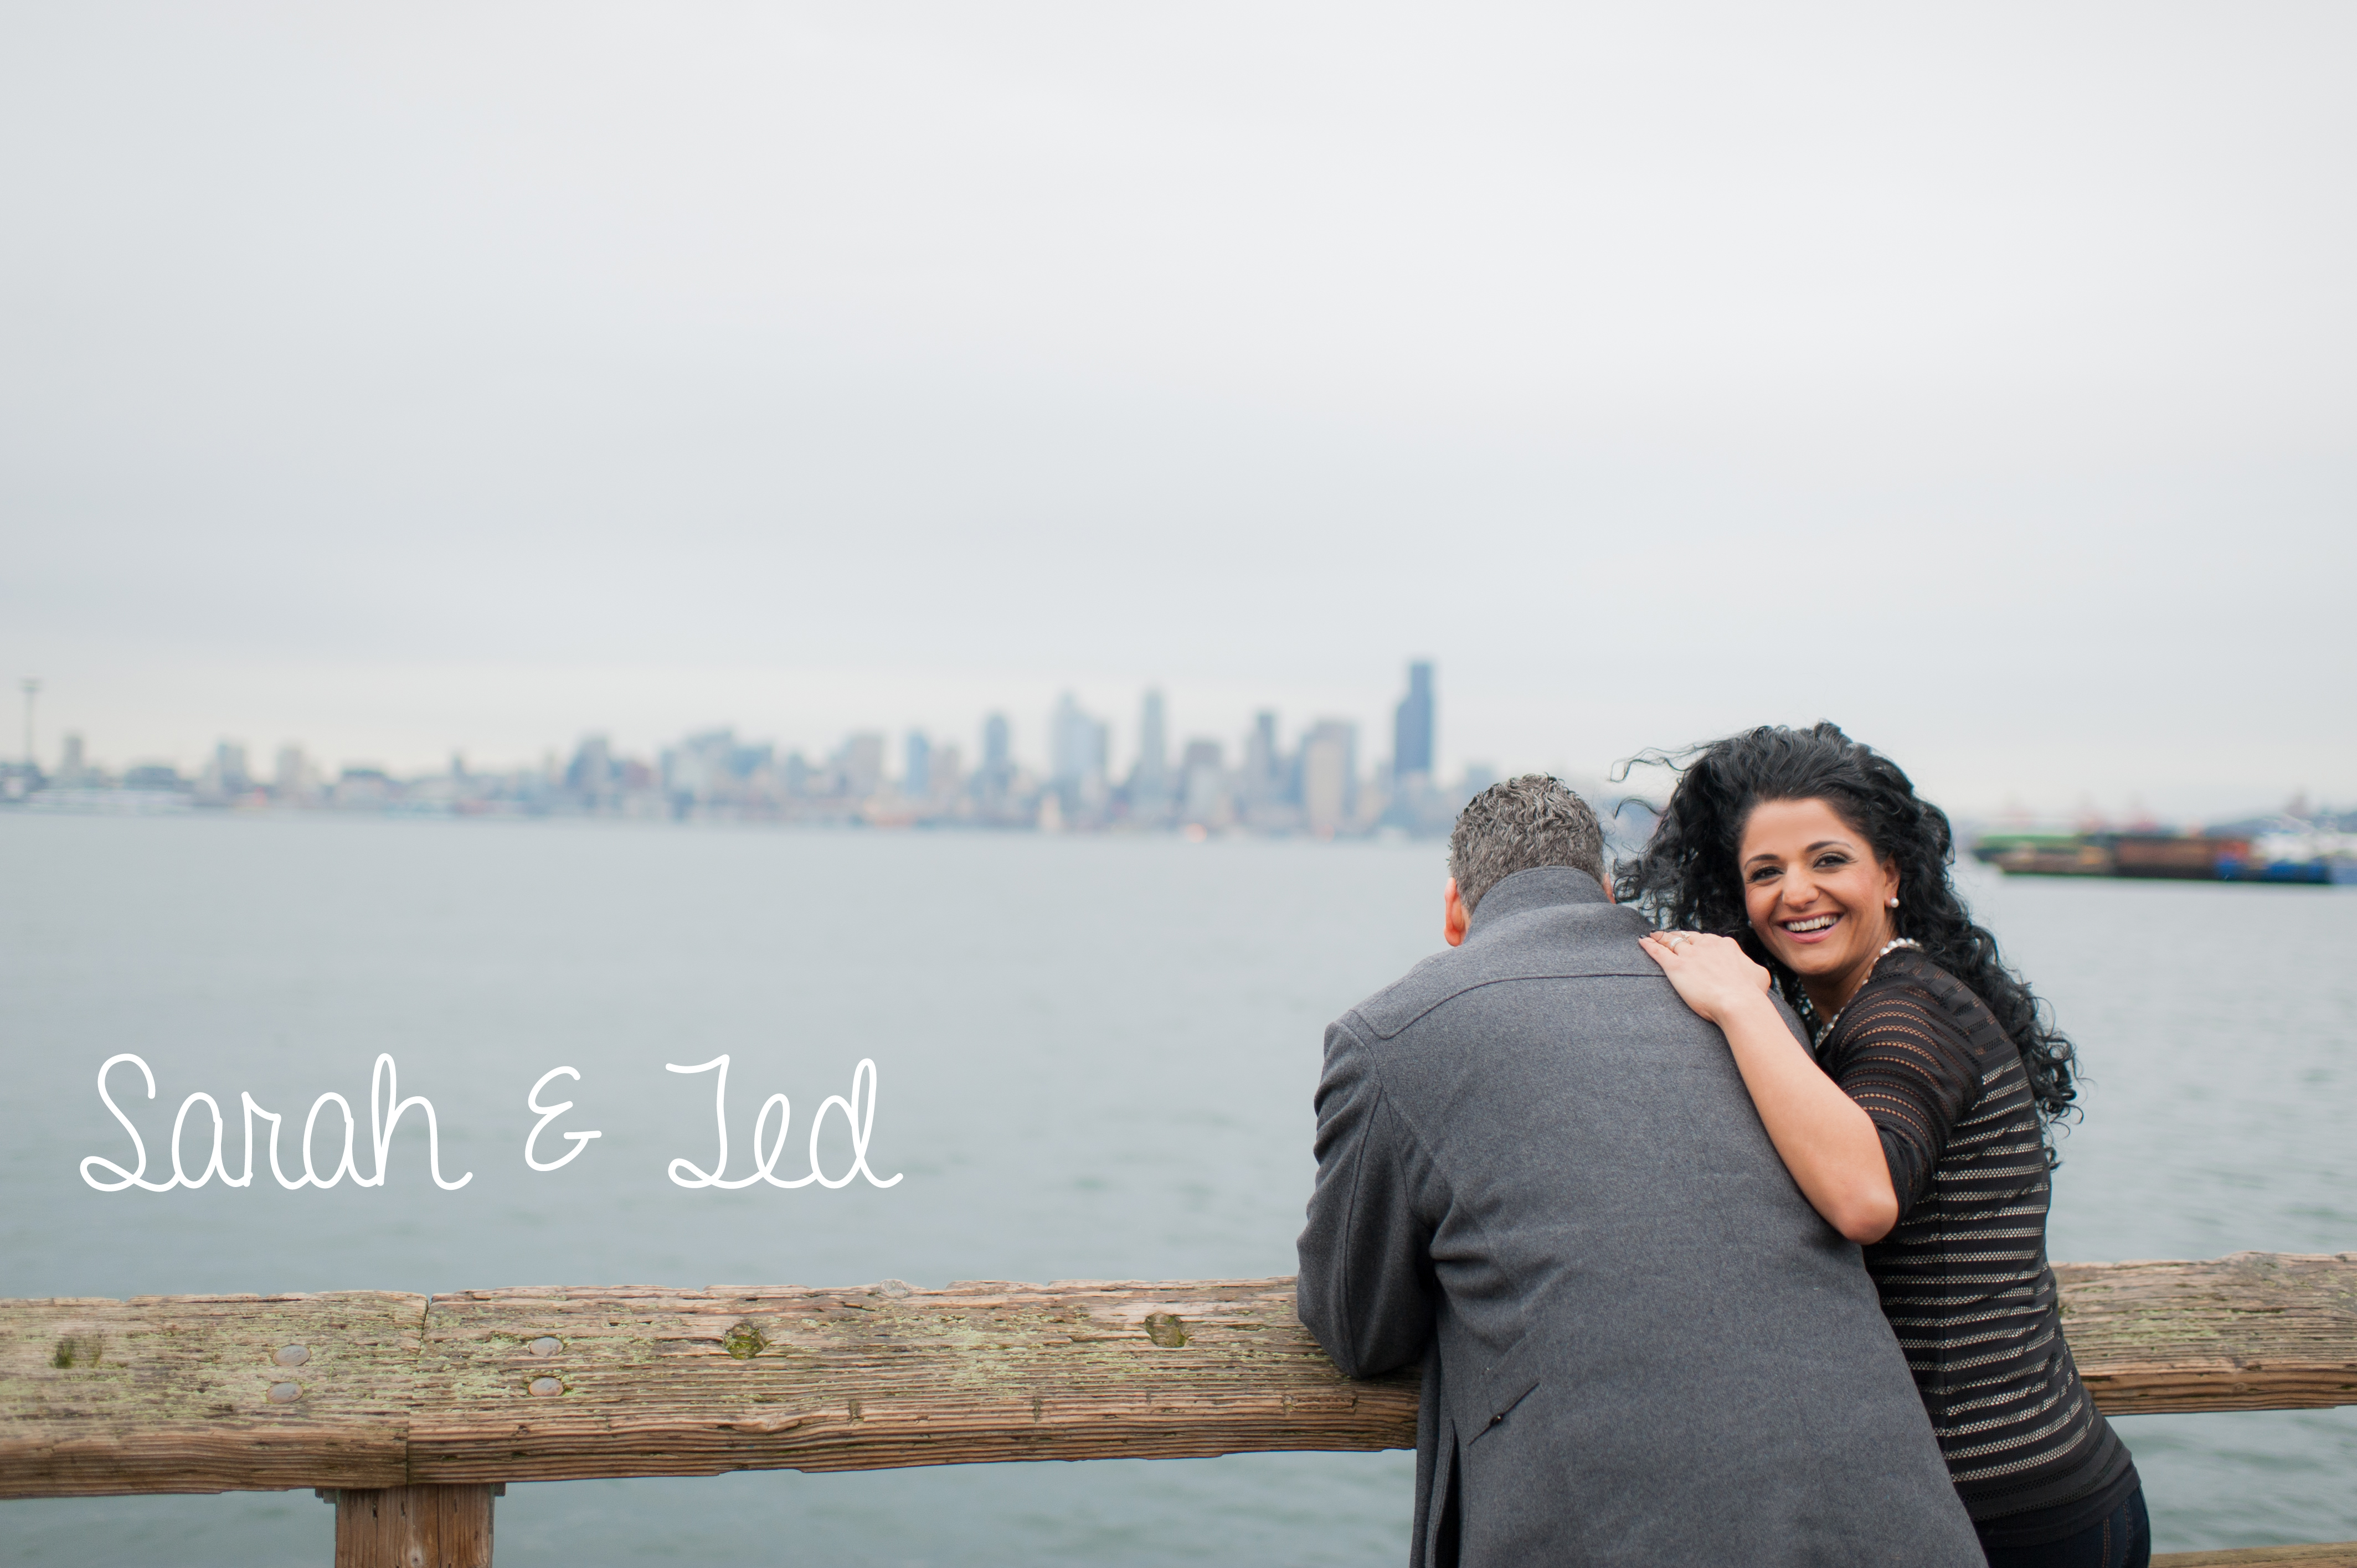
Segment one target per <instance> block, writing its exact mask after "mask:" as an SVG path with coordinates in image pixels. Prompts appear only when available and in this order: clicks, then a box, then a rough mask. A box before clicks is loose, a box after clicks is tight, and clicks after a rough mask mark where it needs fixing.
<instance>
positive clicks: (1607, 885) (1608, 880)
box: [1596, 865, 1620, 904]
mask: <svg viewBox="0 0 2357 1568" xmlns="http://www.w3.org/2000/svg"><path fill="white" fill-rule="evenodd" d="M1596 880H1598V882H1601V883H1602V884H1604V901H1605V902H1606V903H1607V904H1618V903H1619V902H1620V889H1618V888H1616V887H1614V886H1612V868H1611V867H1610V866H1609V865H1608V866H1606V867H1605V868H1604V875H1601V876H1599V877H1598V878H1597V879H1596Z"/></svg>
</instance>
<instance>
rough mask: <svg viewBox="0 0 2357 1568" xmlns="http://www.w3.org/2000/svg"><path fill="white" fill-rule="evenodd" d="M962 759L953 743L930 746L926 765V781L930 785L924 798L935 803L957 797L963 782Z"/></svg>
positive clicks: (941, 802)
mask: <svg viewBox="0 0 2357 1568" xmlns="http://www.w3.org/2000/svg"><path fill="white" fill-rule="evenodd" d="M962 763H963V758H962V757H960V756H959V754H958V748H957V747H956V746H954V745H947V746H934V747H932V748H931V757H930V758H929V759H928V761H927V767H926V782H927V783H928V784H929V785H930V786H931V793H929V794H927V795H926V796H925V799H926V800H931V801H932V802H934V803H935V804H945V803H947V802H948V801H951V800H955V799H956V798H957V793H958V787H959V786H960V785H961V784H963V782H964V779H963V769H962V766H961V765H962Z"/></svg>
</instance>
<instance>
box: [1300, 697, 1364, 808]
mask: <svg viewBox="0 0 2357 1568" xmlns="http://www.w3.org/2000/svg"><path fill="white" fill-rule="evenodd" d="M1358 781H1359V726H1358V725H1354V724H1351V723H1350V722H1349V721H1347V720H1344V719H1320V720H1318V723H1317V724H1316V725H1312V726H1311V728H1310V731H1309V733H1308V735H1307V736H1303V737H1302V741H1301V815H1302V821H1303V822H1304V823H1305V824H1306V825H1307V826H1308V829H1309V831H1310V832H1313V833H1316V834H1318V836H1319V837H1320V838H1331V837H1332V836H1333V835H1334V834H1335V833H1336V832H1339V831H1340V830H1341V829H1343V828H1346V827H1348V826H1350V825H1351V822H1352V820H1353V818H1354V817H1355V815H1356V813H1357V808H1358V800H1357V794H1358Z"/></svg>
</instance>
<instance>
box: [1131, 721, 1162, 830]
mask: <svg viewBox="0 0 2357 1568" xmlns="http://www.w3.org/2000/svg"><path fill="white" fill-rule="evenodd" d="M1169 808H1170V746H1169V740H1168V736H1167V732H1166V731H1165V729H1164V720H1163V713H1162V693H1159V692H1157V691H1153V690H1151V689H1149V690H1148V691H1147V692H1146V697H1145V700H1144V701H1142V702H1141V703H1138V705H1137V764H1136V766H1135V767H1134V768H1131V769H1130V770H1129V809H1130V813H1131V815H1133V816H1135V817H1136V818H1138V819H1139V820H1141V821H1145V822H1158V821H1160V820H1162V819H1163V818H1164V817H1165V816H1167V815H1168V812H1169Z"/></svg>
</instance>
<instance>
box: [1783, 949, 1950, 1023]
mask: <svg viewBox="0 0 2357 1568" xmlns="http://www.w3.org/2000/svg"><path fill="white" fill-rule="evenodd" d="M1922 945H1923V944H1922V943H1921V942H1919V941H1917V940H1915V939H1914V938H1913V937H1893V938H1891V939H1890V940H1889V941H1887V942H1885V943H1883V944H1882V946H1881V947H1879V948H1878V949H1876V950H1875V954H1874V956H1873V957H1872V958H1870V959H1868V960H1867V964H1866V973H1865V974H1862V975H1860V976H1858V981H1857V990H1858V991H1863V990H1865V989H1866V983H1867V978H1868V977H1870V976H1871V975H1872V974H1873V973H1874V966H1875V965H1876V964H1878V963H1880V962H1881V961H1883V960H1884V959H1885V958H1888V957H1889V955H1890V954H1892V953H1894V952H1896V951H1898V950H1900V948H1920V947H1921V946H1922ZM1807 994H1808V993H1806V992H1803V993H1802V995H1803V996H1804V997H1805V996H1806V995H1807ZM1850 998H1851V1000H1852V1001H1855V1000H1857V991H1853V992H1851V993H1850ZM1816 1010H1817V1009H1816V1006H1815V1004H1811V1005H1810V1007H1809V1011H1810V1012H1812V1013H1813V1012H1815V1011H1816ZM1848 1011H1849V1004H1848V1003H1844V1004H1842V1005H1841V1006H1839V1007H1837V1008H1835V1010H1834V1015H1833V1016H1832V1017H1830V1018H1828V1019H1826V1020H1825V1021H1824V1026H1823V1027H1822V1028H1820V1029H1818V1031H1817V1033H1816V1037H1815V1038H1814V1039H1813V1040H1811V1041H1810V1042H1809V1044H1810V1047H1811V1048H1813V1049H1816V1050H1823V1049H1824V1044H1825V1036H1828V1035H1830V1034H1832V1033H1833V1032H1834V1026H1835V1024H1838V1023H1840V1022H1841V1016H1842V1015H1843V1014H1844V1013H1846V1012H1848Z"/></svg>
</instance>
